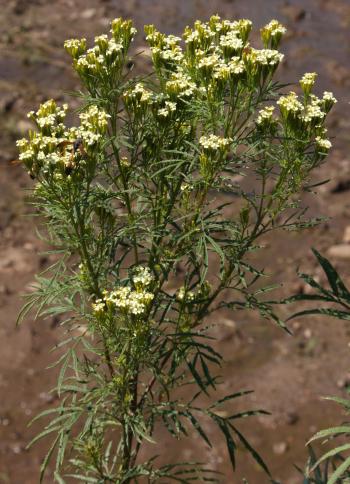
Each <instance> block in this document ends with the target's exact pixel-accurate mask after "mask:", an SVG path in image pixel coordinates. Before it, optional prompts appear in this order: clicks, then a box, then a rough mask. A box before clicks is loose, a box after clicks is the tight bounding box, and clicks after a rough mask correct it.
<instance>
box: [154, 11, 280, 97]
mask: <svg viewBox="0 0 350 484" xmlns="http://www.w3.org/2000/svg"><path fill="white" fill-rule="evenodd" d="M251 28H252V22H251V21H250V20H247V19H242V20H238V21H235V22H230V21H227V20H221V19H220V17H219V16H217V15H215V16H213V17H211V18H210V20H209V21H208V22H200V21H196V22H195V23H194V27H193V29H191V28H190V27H186V29H185V32H184V34H183V39H184V41H185V50H184V51H183V50H182V48H181V45H180V39H179V38H178V37H174V36H169V37H167V36H165V35H164V34H161V33H159V32H157V31H156V29H155V27H154V26H152V25H151V26H147V27H146V28H145V31H146V39H147V41H148V42H149V45H150V48H151V52H152V58H153V63H154V65H155V67H156V69H157V71H158V72H159V71H162V70H163V74H164V76H165V77H168V76H169V75H170V76H171V74H172V73H174V72H175V73H177V72H181V74H182V75H185V78H186V80H187V81H189V82H191V83H195V84H196V85H197V87H200V85H201V84H205V85H206V84H208V83H212V82H213V78H214V80H217V81H218V82H219V83H220V86H222V81H225V82H226V81H227V82H228V81H230V80H231V81H233V80H235V78H236V76H237V75H242V74H244V73H245V71H252V73H249V72H247V75H248V77H249V74H252V75H251V76H250V77H255V78H257V79H258V78H259V76H260V75H261V74H262V73H263V75H264V76H265V77H266V76H267V75H269V74H272V73H273V72H274V71H275V69H276V68H277V66H278V64H279V63H280V62H281V61H282V59H283V54H281V53H280V52H278V51H277V50H275V49H274V48H273V49H272V48H265V49H261V50H259V49H252V48H250V47H249V44H248V37H249V33H250V31H251ZM265 30H266V32H269V36H270V37H271V38H274V39H275V40H276V39H277V38H279V39H280V38H281V36H282V34H283V33H284V32H285V29H284V27H283V26H282V25H281V24H279V23H278V22H277V21H272V22H270V24H269V25H267V26H266V27H265ZM276 46H277V43H276V42H274V47H276ZM193 89H194V86H191V92H193Z"/></svg>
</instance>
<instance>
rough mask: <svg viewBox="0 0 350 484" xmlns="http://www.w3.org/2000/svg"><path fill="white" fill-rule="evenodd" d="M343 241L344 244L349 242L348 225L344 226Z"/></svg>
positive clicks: (349, 232) (349, 231) (349, 230)
mask: <svg viewBox="0 0 350 484" xmlns="http://www.w3.org/2000/svg"><path fill="white" fill-rule="evenodd" d="M343 242H344V243H345V244H350V225H348V226H347V227H345V230H344V235H343Z"/></svg>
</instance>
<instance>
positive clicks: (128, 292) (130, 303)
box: [92, 266, 154, 316]
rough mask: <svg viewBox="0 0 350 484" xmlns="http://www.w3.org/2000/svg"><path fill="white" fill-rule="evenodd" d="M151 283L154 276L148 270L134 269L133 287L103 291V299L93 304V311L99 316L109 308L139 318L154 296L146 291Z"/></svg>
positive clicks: (144, 268) (141, 267)
mask: <svg viewBox="0 0 350 484" xmlns="http://www.w3.org/2000/svg"><path fill="white" fill-rule="evenodd" d="M153 282H154V276H153V275H152V274H151V272H150V270H149V268H148V267H143V266H139V267H137V268H136V269H134V273H133V276H132V283H133V287H131V286H121V287H118V288H117V289H115V290H113V291H111V292H107V291H105V293H104V297H103V299H97V300H96V302H95V303H93V305H92V307H93V311H94V312H95V314H97V315H99V314H101V313H104V312H105V310H106V309H107V308H111V309H117V310H119V311H120V312H121V313H124V314H130V315H133V316H141V315H143V314H144V313H145V312H146V310H147V308H148V307H149V305H150V303H151V302H152V300H153V299H154V294H153V293H152V292H150V291H149V290H147V289H148V288H149V286H151V285H152V283H153Z"/></svg>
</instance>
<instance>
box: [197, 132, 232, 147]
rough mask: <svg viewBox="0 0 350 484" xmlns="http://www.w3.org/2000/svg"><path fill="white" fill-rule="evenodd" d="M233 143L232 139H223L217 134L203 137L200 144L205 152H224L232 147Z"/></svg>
mask: <svg viewBox="0 0 350 484" xmlns="http://www.w3.org/2000/svg"><path fill="white" fill-rule="evenodd" d="M231 142H232V140H231V139H230V138H221V137H220V136H216V135H215V134H211V135H209V136H201V137H200V139H199V144H200V145H201V146H202V147H203V148H204V150H205V151H217V150H220V151H223V150H225V149H227V148H228V147H229V146H230V144H231Z"/></svg>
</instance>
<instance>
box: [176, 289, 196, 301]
mask: <svg viewBox="0 0 350 484" xmlns="http://www.w3.org/2000/svg"><path fill="white" fill-rule="evenodd" d="M194 298H195V295H194V293H193V292H192V291H186V288H185V286H181V287H180V289H179V290H178V291H177V294H176V299H177V300H178V301H181V302H182V301H186V302H191V301H193V300H194Z"/></svg>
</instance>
